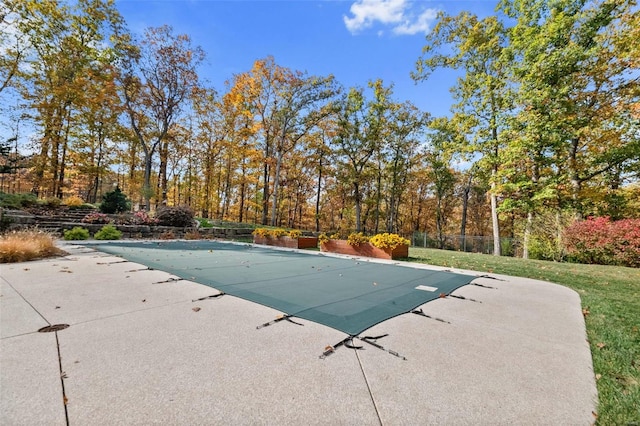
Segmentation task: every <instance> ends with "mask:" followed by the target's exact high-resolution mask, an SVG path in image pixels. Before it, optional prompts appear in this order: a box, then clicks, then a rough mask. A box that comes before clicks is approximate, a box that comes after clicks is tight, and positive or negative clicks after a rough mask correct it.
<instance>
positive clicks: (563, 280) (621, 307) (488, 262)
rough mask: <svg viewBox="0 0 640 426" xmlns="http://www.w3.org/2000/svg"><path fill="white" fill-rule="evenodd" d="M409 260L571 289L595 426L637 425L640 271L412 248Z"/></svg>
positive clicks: (639, 412)
mask: <svg viewBox="0 0 640 426" xmlns="http://www.w3.org/2000/svg"><path fill="white" fill-rule="evenodd" d="M407 260H409V261H411V262H418V263H428V264H430V265H436V266H447V267H451V268H459V269H467V270H472V271H478V272H489V273H496V274H503V275H511V276H515V277H523V278H533V279H538V280H542V281H548V282H552V283H556V284H560V285H563V286H566V287H568V288H571V289H573V290H575V291H576V292H577V293H578V294H579V295H580V299H581V303H582V308H583V314H584V315H585V324H586V329H587V338H588V341H589V346H590V348H591V355H592V358H593V368H594V374H595V378H596V385H597V388H598V399H599V402H598V410H597V417H596V415H594V420H595V422H596V424H599V425H637V424H640V423H638V422H640V269H634V268H625V267H618V266H603V265H583V264H575V263H558V262H547V261H542V260H525V259H519V258H513V257H498V256H491V255H485V254H477V253H464V252H456V251H447V250H437V249H425V248H418V247H411V248H410V249H409V259H407Z"/></svg>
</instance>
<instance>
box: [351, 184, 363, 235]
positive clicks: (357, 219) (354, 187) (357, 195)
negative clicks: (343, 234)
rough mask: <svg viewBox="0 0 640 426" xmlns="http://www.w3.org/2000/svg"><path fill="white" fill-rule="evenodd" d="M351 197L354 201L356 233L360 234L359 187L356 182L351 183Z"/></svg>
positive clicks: (360, 205)
mask: <svg viewBox="0 0 640 426" xmlns="http://www.w3.org/2000/svg"><path fill="white" fill-rule="evenodd" d="M353 195H354V197H355V201H356V232H360V231H361V229H362V223H361V215H362V201H361V200H360V185H359V184H358V182H357V181H356V182H353Z"/></svg>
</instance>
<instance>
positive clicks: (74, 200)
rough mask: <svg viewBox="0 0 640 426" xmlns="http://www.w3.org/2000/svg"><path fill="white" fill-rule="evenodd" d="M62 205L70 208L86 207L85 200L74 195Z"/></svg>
mask: <svg viewBox="0 0 640 426" xmlns="http://www.w3.org/2000/svg"><path fill="white" fill-rule="evenodd" d="M62 204H64V205H65V206H68V207H76V208H77V207H82V206H83V205H84V200H83V199H82V198H80V197H78V196H76V195H72V196H71V197H69V198H66V199H64V200H63V201H62Z"/></svg>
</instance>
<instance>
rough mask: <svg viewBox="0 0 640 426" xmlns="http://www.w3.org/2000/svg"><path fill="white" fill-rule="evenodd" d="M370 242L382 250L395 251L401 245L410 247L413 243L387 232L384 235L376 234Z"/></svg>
mask: <svg viewBox="0 0 640 426" xmlns="http://www.w3.org/2000/svg"><path fill="white" fill-rule="evenodd" d="M369 242H370V243H371V244H372V245H374V246H376V247H378V248H381V249H391V250H393V249H395V248H396V247H398V246H400V245H407V246H408V245H409V244H411V241H409V240H407V239H406V238H402V237H401V236H400V235H398V234H389V233H387V232H385V233H384V234H376V235H374V236H373V237H371V238H370V239H369Z"/></svg>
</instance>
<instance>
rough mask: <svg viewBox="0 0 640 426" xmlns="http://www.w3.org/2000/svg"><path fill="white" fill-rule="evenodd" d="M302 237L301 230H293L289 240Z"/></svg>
mask: <svg viewBox="0 0 640 426" xmlns="http://www.w3.org/2000/svg"><path fill="white" fill-rule="evenodd" d="M301 236H302V231H301V230H299V229H292V230H291V231H289V238H293V239H296V240H297V239H298V238H300V237H301Z"/></svg>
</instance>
